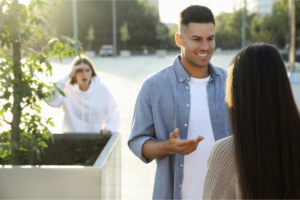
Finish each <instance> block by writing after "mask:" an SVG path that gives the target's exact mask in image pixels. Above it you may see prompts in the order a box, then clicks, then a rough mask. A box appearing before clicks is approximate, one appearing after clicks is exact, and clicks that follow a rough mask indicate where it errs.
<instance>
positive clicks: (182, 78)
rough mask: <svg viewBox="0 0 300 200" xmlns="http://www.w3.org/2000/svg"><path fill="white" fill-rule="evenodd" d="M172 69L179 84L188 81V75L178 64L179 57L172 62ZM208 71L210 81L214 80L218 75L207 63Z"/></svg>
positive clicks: (179, 63)
mask: <svg viewBox="0 0 300 200" xmlns="http://www.w3.org/2000/svg"><path fill="white" fill-rule="evenodd" d="M173 67H174V70H175V73H176V75H177V79H178V81H179V82H184V81H185V80H188V81H189V79H190V75H189V74H188V73H187V71H186V70H185V69H184V67H183V66H182V64H181V62H180V55H178V56H177V57H176V58H175V60H174V62H173ZM208 70H209V72H210V77H211V78H210V79H215V78H216V77H217V76H218V75H219V74H218V73H217V72H216V70H215V67H214V66H213V65H212V64H211V63H210V62H209V63H208Z"/></svg>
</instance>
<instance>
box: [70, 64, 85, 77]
mask: <svg viewBox="0 0 300 200" xmlns="http://www.w3.org/2000/svg"><path fill="white" fill-rule="evenodd" d="M82 67H83V65H80V64H79V65H75V66H74V67H73V68H72V71H71V72H70V74H69V77H70V78H73V77H74V76H75V73H76V71H77V70H78V69H81V68H82Z"/></svg>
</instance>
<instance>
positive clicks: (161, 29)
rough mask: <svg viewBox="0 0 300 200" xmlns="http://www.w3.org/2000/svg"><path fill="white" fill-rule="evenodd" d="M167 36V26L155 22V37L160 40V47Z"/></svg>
mask: <svg viewBox="0 0 300 200" xmlns="http://www.w3.org/2000/svg"><path fill="white" fill-rule="evenodd" d="M168 37H169V30H168V28H167V27H166V26H165V25H164V24H162V23H160V22H159V23H157V25H156V39H157V40H159V41H160V48H163V45H164V44H165V42H166V41H167V39H168Z"/></svg>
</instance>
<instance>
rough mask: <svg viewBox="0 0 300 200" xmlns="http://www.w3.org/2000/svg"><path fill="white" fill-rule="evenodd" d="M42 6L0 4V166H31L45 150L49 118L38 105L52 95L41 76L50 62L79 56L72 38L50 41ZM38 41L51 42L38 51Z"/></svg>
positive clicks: (35, 2) (38, 2)
mask: <svg viewBox="0 0 300 200" xmlns="http://www.w3.org/2000/svg"><path fill="white" fill-rule="evenodd" d="M52 2H53V3H55V4H57V3H58V1H57V0H52ZM45 6H46V1H44V0H31V1H30V3H29V5H28V6H27V7H26V6H25V5H23V4H20V3H19V1H18V0H13V1H8V0H2V1H0V15H1V16H0V24H1V25H2V26H1V27H2V30H1V31H2V32H1V37H0V43H1V49H0V58H1V59H0V78H1V80H2V81H1V82H0V126H2V127H4V126H3V123H5V124H7V125H8V126H9V128H8V129H6V130H5V128H3V129H2V128H1V130H0V162H1V163H2V164H9V163H11V164H22V162H23V161H26V162H29V163H33V162H34V160H35V159H39V157H40V155H41V154H42V153H43V151H44V149H45V148H46V147H47V145H46V143H45V140H48V139H51V138H52V134H51V133H50V131H49V127H50V126H53V123H52V121H51V119H50V118H49V119H44V118H42V117H41V116H40V113H41V107H40V101H41V100H44V99H46V98H49V97H50V96H51V95H54V90H53V88H52V87H51V86H49V85H48V84H47V83H46V82H45V80H44V78H43V77H47V76H51V75H52V65H51V63H50V61H49V58H54V56H56V57H57V58H59V59H60V60H61V59H63V58H65V57H68V56H69V55H70V54H71V55H72V56H74V55H75V53H80V52H75V50H74V48H73V47H74V46H77V47H79V48H80V43H78V42H77V41H76V40H74V39H70V38H67V37H61V38H55V39H53V38H52V39H51V38H50V37H49V35H48V32H47V30H48V28H49V26H51V25H50V22H49V18H48V17H47V15H46V10H45ZM42 38H45V40H50V41H49V42H48V43H45V44H43V45H42V46H40V47H39V46H37V44H38V41H40V42H41V39H42ZM4 48H7V49H8V50H9V51H3V49H4ZM37 49H39V50H37ZM80 49H81V48H80ZM55 87H56V86H55ZM56 88H57V89H58V91H59V92H60V93H62V94H63V92H62V91H61V90H59V88H58V87H56ZM9 118H10V119H9Z"/></svg>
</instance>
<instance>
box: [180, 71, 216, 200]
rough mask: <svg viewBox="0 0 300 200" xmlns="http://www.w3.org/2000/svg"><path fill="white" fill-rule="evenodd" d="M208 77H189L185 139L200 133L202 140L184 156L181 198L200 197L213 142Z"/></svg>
mask: <svg viewBox="0 0 300 200" xmlns="http://www.w3.org/2000/svg"><path fill="white" fill-rule="evenodd" d="M209 78H210V76H208V77H207V78H203V79H198V78H192V77H191V80H190V82H189V84H190V94H191V103H190V104H191V105H190V118H189V125H188V134H187V139H195V138H197V136H198V135H201V136H203V137H204V140H202V141H201V142H199V144H198V147H197V150H196V151H194V152H192V153H191V154H189V155H186V156H184V165H183V181H182V188H181V192H182V199H202V193H203V187H204V181H205V175H206V164H207V159H208V156H209V152H210V149H211V147H212V145H213V144H214V143H215V139H214V135H213V131H212V126H211V121H210V114H209V108H208V99H207V91H206V86H207V83H208V80H209Z"/></svg>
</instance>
